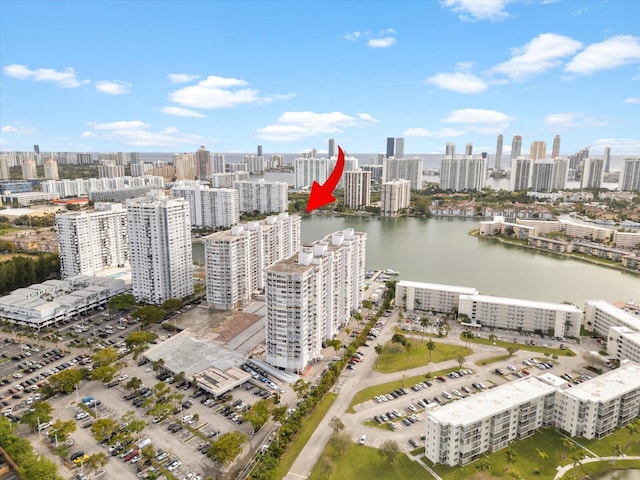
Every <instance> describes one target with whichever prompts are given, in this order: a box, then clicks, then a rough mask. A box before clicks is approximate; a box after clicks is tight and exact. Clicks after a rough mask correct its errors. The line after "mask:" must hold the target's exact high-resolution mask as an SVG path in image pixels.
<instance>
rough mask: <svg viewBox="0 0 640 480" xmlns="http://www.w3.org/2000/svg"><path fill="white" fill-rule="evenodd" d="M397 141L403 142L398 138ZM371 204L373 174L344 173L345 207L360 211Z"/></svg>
mask: <svg viewBox="0 0 640 480" xmlns="http://www.w3.org/2000/svg"><path fill="white" fill-rule="evenodd" d="M397 140H401V139H400V138H398V139H397ZM370 204H371V172H366V171H364V170H353V171H350V172H344V205H345V207H347V208H352V209H358V208H362V207H366V206H368V205H370Z"/></svg>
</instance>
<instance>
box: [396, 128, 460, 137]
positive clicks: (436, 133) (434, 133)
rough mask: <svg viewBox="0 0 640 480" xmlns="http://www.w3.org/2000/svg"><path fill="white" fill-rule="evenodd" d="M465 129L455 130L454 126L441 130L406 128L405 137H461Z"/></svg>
mask: <svg viewBox="0 0 640 480" xmlns="http://www.w3.org/2000/svg"><path fill="white" fill-rule="evenodd" d="M463 133H464V130H455V129H453V128H441V129H439V130H427V129H426V128H409V129H407V130H405V132H404V134H403V135H404V136H405V137H425V138H446V137H459V136H460V135H462V134H463Z"/></svg>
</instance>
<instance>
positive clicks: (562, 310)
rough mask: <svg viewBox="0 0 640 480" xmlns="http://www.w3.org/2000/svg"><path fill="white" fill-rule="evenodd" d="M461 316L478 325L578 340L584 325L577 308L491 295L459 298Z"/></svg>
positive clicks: (461, 296)
mask: <svg viewBox="0 0 640 480" xmlns="http://www.w3.org/2000/svg"><path fill="white" fill-rule="evenodd" d="M458 314H459V315H460V314H463V315H466V316H467V317H468V319H469V322H471V323H472V324H476V325H478V326H483V327H489V328H492V329H493V328H506V329H508V330H518V331H525V332H535V333H543V334H549V335H552V336H554V337H579V336H580V325H581V323H582V311H581V310H580V309H579V308H578V307H576V306H575V305H568V304H564V303H548V302H537V301H533V300H523V299H519V298H505V297H493V296H489V295H460V303H459V307H458Z"/></svg>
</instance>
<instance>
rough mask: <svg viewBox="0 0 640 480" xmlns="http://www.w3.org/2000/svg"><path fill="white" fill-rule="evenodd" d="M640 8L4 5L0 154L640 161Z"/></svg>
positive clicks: (458, 0) (537, 2) (468, 2)
mask: <svg viewBox="0 0 640 480" xmlns="http://www.w3.org/2000/svg"><path fill="white" fill-rule="evenodd" d="M638 18H640V2H638V1H636V0H626V1H625V0H617V1H616V0H612V1H579V0H565V1H549V0H546V1H545V0H529V1H525V0H523V1H509V0H494V1H491V0H441V1H436V0H433V1H403V0H396V1H390V2H386V1H384V0H377V1H373V2H367V1H356V2H353V1H337V0H335V1H323V2H316V1H304V2H303V1H284V0H282V1H269V0H263V1H258V0H254V1H233V2H231V1H204V0H201V1H160V2H157V1H152V0H145V1H137V2H136V1H125V0H120V1H115V2H114V1H64V0H59V1H58V0H57V1H46V0H38V1H31V0H2V1H0V68H1V70H0V148H1V149H2V150H8V151H14V150H17V151H20V150H25V151H31V150H32V149H33V145H34V144H39V145H40V149H41V151H92V152H95V151H139V152H193V151H195V150H197V149H198V148H199V147H200V146H201V145H206V147H207V149H209V150H211V151H216V152H254V151H255V149H256V145H259V144H260V145H263V148H264V152H265V153H266V154H268V153H290V152H302V151H308V150H310V149H312V148H316V149H318V151H319V152H326V150H327V141H328V139H329V138H335V139H336V142H337V143H338V144H339V145H341V146H342V147H343V148H344V149H345V150H347V151H350V152H362V153H377V152H383V151H385V146H386V138H387V137H404V138H405V152H406V153H407V154H411V153H442V152H444V147H445V144H446V143H447V142H453V143H455V144H456V145H457V152H464V146H465V144H466V143H468V142H473V144H474V153H475V152H480V151H487V152H490V153H493V152H494V151H495V148H496V136H497V135H498V134H503V135H504V138H505V140H504V150H503V151H504V152H505V153H508V152H509V150H510V145H511V138H512V137H513V136H514V135H521V136H522V137H523V151H528V148H529V145H530V143H531V142H533V141H536V140H542V141H545V142H546V143H547V154H549V153H550V150H551V144H552V142H553V137H554V135H556V134H557V135H560V136H561V138H562V144H561V153H563V154H571V153H574V152H576V151H578V150H580V149H582V148H583V147H586V146H590V147H591V155H592V156H593V155H601V154H602V152H603V149H604V147H605V146H610V147H611V153H612V155H623V154H624V155H626V154H636V155H638V154H640V26H639V25H638Z"/></svg>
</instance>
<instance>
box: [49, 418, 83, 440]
mask: <svg viewBox="0 0 640 480" xmlns="http://www.w3.org/2000/svg"><path fill="white" fill-rule="evenodd" d="M76 428H77V424H76V422H75V421H73V420H67V421H66V422H65V421H64V420H56V421H55V422H53V424H52V425H51V430H50V431H49V436H50V437H51V435H52V434H53V435H55V436H56V437H58V441H64V440H65V439H66V438H67V437H68V436H69V435H71V434H72V433H73V432H75V431H76Z"/></svg>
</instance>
